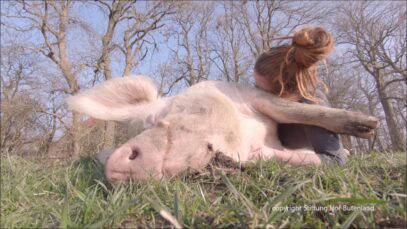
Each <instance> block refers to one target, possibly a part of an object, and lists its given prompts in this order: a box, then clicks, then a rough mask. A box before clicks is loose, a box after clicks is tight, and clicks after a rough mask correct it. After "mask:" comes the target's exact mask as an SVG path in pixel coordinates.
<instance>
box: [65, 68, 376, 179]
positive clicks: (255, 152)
mask: <svg viewBox="0 0 407 229" xmlns="http://www.w3.org/2000/svg"><path fill="white" fill-rule="evenodd" d="M67 103H68V105H69V106H70V108H71V109H73V110H74V111H77V112H80V113H84V114H86V115H89V116H91V117H93V118H97V119H102V120H115V121H122V122H127V123H128V134H129V135H128V137H129V140H128V141H127V142H126V143H125V144H123V145H121V146H120V147H119V148H117V149H115V150H112V152H109V153H108V154H109V155H106V156H105V158H106V162H105V174H106V176H107V178H108V179H109V180H110V181H115V180H118V181H128V180H130V179H136V180H146V179H149V178H150V177H152V178H158V179H159V178H161V177H163V176H164V175H175V174H178V173H180V172H183V171H186V170H187V169H202V168H204V167H205V166H206V165H207V164H208V163H209V161H210V160H211V159H212V158H213V157H214V155H215V153H216V152H222V153H223V154H224V155H225V156H227V157H230V158H231V159H232V160H234V161H236V162H240V163H245V162H248V161H253V160H255V159H259V158H260V159H265V160H268V159H272V158H273V149H278V150H285V151H289V150H290V149H285V148H284V147H283V146H282V145H281V143H280V140H279V139H278V136H277V123H302V124H308V125H315V126H320V127H323V128H326V129H329V130H331V131H334V132H337V133H343V134H351V135H355V136H358V137H363V138H369V137H371V136H372V134H373V131H374V129H375V128H376V126H377V119H376V118H374V117H371V116H366V115H363V114H360V113H355V112H350V111H345V110H340V109H334V108H327V107H322V106H318V105H309V104H301V103H296V102H291V101H287V100H284V99H281V98H278V97H276V96H273V95H271V94H269V93H266V92H263V91H261V90H258V89H256V88H254V87H250V86H244V85H239V84H235V83H227V82H217V81H206V82H201V83H198V84H196V85H194V86H192V87H190V88H188V89H186V90H185V91H184V92H182V93H180V94H178V95H176V96H172V97H167V98H159V97H158V95H157V90H156V88H155V86H154V84H153V83H152V81H151V80H149V79H148V78H146V77H142V76H136V77H124V78H117V79H113V80H110V81H107V82H105V83H103V84H101V85H99V86H97V87H95V88H93V89H90V90H88V91H85V92H82V93H80V94H78V95H75V96H73V97H70V98H68V99H67ZM299 151H302V152H304V153H314V152H313V151H311V150H308V149H303V150H299Z"/></svg>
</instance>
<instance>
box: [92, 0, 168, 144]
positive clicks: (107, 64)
mask: <svg viewBox="0 0 407 229" xmlns="http://www.w3.org/2000/svg"><path fill="white" fill-rule="evenodd" d="M140 4H143V2H141V3H137V1H136V0H133V1H116V0H114V1H98V2H97V6H98V7H100V8H101V9H102V10H103V11H104V12H106V14H107V18H108V22H107V28H106V32H105V33H104V35H103V36H102V38H101V40H102V42H101V43H102V46H101V48H100V49H101V52H100V57H99V59H98V61H97V65H96V68H95V70H94V71H95V73H96V74H97V73H98V72H103V75H104V79H105V80H110V79H112V77H113V76H112V69H111V68H112V66H111V56H112V55H115V54H116V53H115V52H114V51H115V50H116V49H117V50H119V51H120V52H121V54H122V55H123V56H124V70H123V74H122V75H123V76H128V75H130V73H131V71H132V70H133V68H134V67H135V66H136V65H137V63H138V62H140V61H142V60H143V59H144V58H145V57H146V55H147V52H148V48H146V44H147V45H148V44H153V43H154V40H153V39H149V38H152V37H151V36H150V37H148V36H149V35H150V34H151V33H152V32H153V31H154V30H157V29H159V28H161V27H162V26H164V24H163V23H161V22H162V21H163V20H164V17H165V16H166V15H168V14H170V13H171V11H170V9H171V4H166V3H164V2H154V3H152V4H144V5H143V6H140ZM121 27H123V28H121ZM120 30H124V32H123V36H119V37H120V38H122V42H119V41H115V40H114V38H113V36H114V35H115V34H116V33H117V32H118V31H120ZM115 132H117V131H115V123H114V122H106V128H105V135H104V139H105V141H104V142H105V147H112V146H113V145H114V141H115Z"/></svg>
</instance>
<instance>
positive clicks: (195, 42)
mask: <svg viewBox="0 0 407 229" xmlns="http://www.w3.org/2000/svg"><path fill="white" fill-rule="evenodd" d="M177 9H178V10H177V14H175V15H174V17H173V18H172V22H173V27H171V28H169V29H168V32H167V36H168V37H174V39H175V42H176V46H175V48H173V47H169V48H170V50H171V51H172V54H173V58H174V59H175V60H176V63H177V65H178V68H177V74H178V77H177V79H175V82H179V81H181V80H182V81H183V82H184V83H185V84H186V85H187V86H191V85H193V84H196V83H198V82H200V81H202V80H207V79H208V78H209V75H210V73H211V64H210V60H209V34H208V28H209V23H210V21H211V18H212V16H213V13H214V4H213V2H193V3H189V4H184V3H181V4H179V5H178V8H177ZM197 9H198V10H197Z"/></svg>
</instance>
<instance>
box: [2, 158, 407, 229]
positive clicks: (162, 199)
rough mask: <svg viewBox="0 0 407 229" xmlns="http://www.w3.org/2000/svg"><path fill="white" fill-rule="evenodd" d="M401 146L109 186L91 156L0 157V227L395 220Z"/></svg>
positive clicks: (401, 221) (401, 207)
mask: <svg viewBox="0 0 407 229" xmlns="http://www.w3.org/2000/svg"><path fill="white" fill-rule="evenodd" d="M405 166H406V153H405V152H403V153H398V154H390V153H389V154H370V155H368V156H364V157H355V156H354V157H353V158H352V159H350V160H349V162H348V164H347V165H346V166H344V167H338V166H331V167H307V168H296V167H291V166H289V165H287V164H284V163H278V162H273V161H267V162H264V161H262V162H261V161H260V162H258V163H257V164H253V165H250V166H248V167H247V168H246V169H245V170H244V171H239V172H235V173H233V174H231V173H229V174H226V175H225V174H224V173H223V172H221V171H219V170H216V169H213V170H207V171H205V172H203V173H200V174H192V175H188V176H180V177H175V178H171V179H167V180H163V181H150V182H147V183H138V182H133V183H130V184H128V185H116V186H111V185H110V184H109V183H107V181H106V180H105V178H104V177H103V172H102V168H101V166H100V165H99V164H98V162H97V161H96V160H95V159H94V158H93V157H90V156H88V157H83V158H81V159H80V160H78V161H74V162H65V163H59V164H47V163H43V162H39V161H38V162H36V161H33V160H32V159H30V160H27V159H23V158H21V157H10V158H8V157H1V224H0V226H1V227H2V228H28V227H30V228H31V227H37V228H38V227H46V228H49V227H52V228H55V227H60V228H101V227H103V228H106V227H107V228H119V227H121V228H135V227H141V228H145V227H150V228H161V227H167V228H170V227H174V228H180V227H183V228H213V227H216V228H253V227H260V228H282V227H290V228H291V227H293V228H300V227H301V228H304V227H309V228H349V227H351V228H355V227H357V228H360V227H361V228H372V227H404V226H405V224H406V222H407V219H406V217H407V213H406V207H407V205H406V189H407V187H406V168H405Z"/></svg>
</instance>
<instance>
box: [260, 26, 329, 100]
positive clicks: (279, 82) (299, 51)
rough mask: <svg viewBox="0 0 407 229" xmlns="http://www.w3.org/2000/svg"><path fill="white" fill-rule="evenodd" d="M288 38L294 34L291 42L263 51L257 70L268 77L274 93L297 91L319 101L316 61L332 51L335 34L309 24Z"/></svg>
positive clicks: (307, 97) (300, 94)
mask: <svg viewBox="0 0 407 229" xmlns="http://www.w3.org/2000/svg"><path fill="white" fill-rule="evenodd" d="M289 38H292V44H291V45H282V46H278V47H273V48H271V49H270V50H269V51H267V52H264V53H262V54H261V55H260V56H259V57H258V58H257V60H256V63H255V66H254V70H255V72H256V73H257V74H259V75H261V76H262V77H265V78H266V80H267V82H268V83H269V85H270V86H271V88H272V93H276V94H279V96H281V95H283V94H284V93H288V94H297V95H299V96H301V97H302V98H305V99H308V100H311V101H314V102H316V101H318V100H317V99H316V98H315V97H314V94H315V89H316V87H317V83H318V82H319V78H318V76H317V65H316V63H317V62H318V61H320V60H323V59H325V58H326V57H327V56H328V55H329V54H330V53H331V52H332V50H333V48H334V40H333V37H332V35H331V34H330V33H329V32H327V31H326V30H325V29H323V28H320V27H306V28H302V29H300V30H298V31H297V32H295V33H294V35H293V36H292V37H289ZM322 84H323V82H322ZM323 85H324V86H325V84H323ZM325 88H326V86H325Z"/></svg>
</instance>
